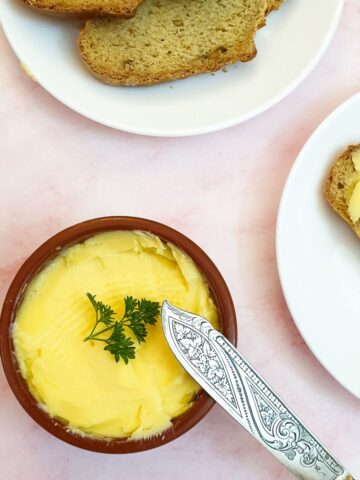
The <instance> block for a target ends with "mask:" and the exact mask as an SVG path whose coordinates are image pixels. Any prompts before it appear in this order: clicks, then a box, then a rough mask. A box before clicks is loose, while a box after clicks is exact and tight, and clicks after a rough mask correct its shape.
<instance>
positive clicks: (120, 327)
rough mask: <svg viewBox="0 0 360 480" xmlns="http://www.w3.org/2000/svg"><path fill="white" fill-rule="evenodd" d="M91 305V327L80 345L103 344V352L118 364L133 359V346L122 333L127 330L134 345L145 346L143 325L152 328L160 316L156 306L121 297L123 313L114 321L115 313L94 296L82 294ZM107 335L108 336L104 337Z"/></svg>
mask: <svg viewBox="0 0 360 480" xmlns="http://www.w3.org/2000/svg"><path fill="white" fill-rule="evenodd" d="M86 296H87V298H88V299H89V301H90V303H91V305H92V306H93V308H94V310H95V324H94V326H93V328H92V330H91V332H90V333H89V335H88V336H87V337H86V338H84V342H87V341H89V340H96V341H98V342H104V343H105V344H106V345H105V347H104V350H107V351H108V352H110V353H111V354H112V355H114V357H115V361H116V362H119V361H120V359H123V360H124V362H125V363H126V364H127V363H128V362H129V360H130V359H134V358H135V343H134V342H133V340H132V338H131V337H130V336H128V335H127V334H126V329H130V330H131V331H132V333H133V335H134V337H135V338H136V340H137V341H138V343H139V344H140V343H142V342H145V339H146V337H147V334H148V331H147V328H146V327H147V325H155V323H156V320H157V317H158V315H159V313H160V304H159V303H158V302H152V301H151V300H146V299H145V298H142V299H141V300H138V299H136V298H133V297H125V298H124V303H125V312H124V315H123V317H122V318H121V319H120V320H116V319H115V315H116V314H115V311H114V310H113V309H112V308H111V307H110V305H105V304H104V303H103V302H101V301H99V300H97V299H96V295H92V294H91V293H87V294H86ZM106 333H108V336H106V335H105V334H106Z"/></svg>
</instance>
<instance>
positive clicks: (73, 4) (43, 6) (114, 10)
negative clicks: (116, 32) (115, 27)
mask: <svg viewBox="0 0 360 480" xmlns="http://www.w3.org/2000/svg"><path fill="white" fill-rule="evenodd" d="M23 1H24V3H25V4H26V5H28V6H29V7H32V8H35V9H36V10H38V11H40V12H42V13H49V14H54V15H55V14H59V15H74V16H88V17H92V16H100V17H101V16H119V17H124V18H127V17H132V16H133V15H134V14H135V11H136V8H137V7H138V6H139V4H140V3H141V1H142V0H23Z"/></svg>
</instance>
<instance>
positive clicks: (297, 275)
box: [276, 94, 360, 398]
mask: <svg viewBox="0 0 360 480" xmlns="http://www.w3.org/2000/svg"><path fill="white" fill-rule="evenodd" d="M359 126H360V94H358V95H356V96H355V97H352V98H351V99H350V100H348V101H347V102H346V103H344V104H343V105H342V106H341V107H339V108H338V109H337V110H335V112H333V113H332V114H331V115H330V116H329V117H328V118H327V119H326V120H325V121H324V122H323V123H322V125H320V127H319V128H318V129H317V130H316V131H315V133H314V134H313V135H312V136H311V138H310V139H309V140H308V142H307V143H306V145H305V147H304V148H303V150H302V151H301V153H300V155H299V156H298V158H297V160H296V162H295V164H294V166H293V168H292V170H291V173H290V175H289V178H288V180H287V183H286V186H285V190H284V192H283V195H282V198H281V203H280V209H279V214H278V221H277V239H276V240H277V245H276V249H277V262H278V269H279V273H280V280H281V284H282V288H283V291H284V295H285V298H286V302H287V304H288V307H289V309H290V312H291V314H292V316H293V318H294V321H295V323H296V325H297V327H298V329H299V330H300V332H301V334H302V336H303V337H304V339H305V341H306V342H307V344H308V346H309V347H310V348H311V350H312V351H313V353H314V354H315V355H316V357H317V358H318V359H319V360H320V362H321V363H322V364H323V365H324V366H325V368H326V369H327V370H328V371H329V372H330V373H331V374H332V375H333V376H334V377H335V378H336V379H337V380H338V381H339V382H340V383H341V384H342V385H343V386H344V387H346V388H347V389H348V390H349V391H350V392H352V393H353V394H354V395H356V396H357V397H359V398H360V374H359V368H358V366H359V365H360V348H359V343H360V303H359V299H360V239H358V238H357V236H356V235H355V233H353V231H352V230H351V229H350V227H349V226H348V225H347V224H346V223H345V222H344V221H343V220H342V219H341V218H340V217H339V216H338V215H336V214H335V213H334V212H333V211H332V209H331V208H330V207H329V205H328V204H327V202H326V201H325V199H324V196H323V193H322V188H323V184H324V181H325V178H326V176H327V174H328V172H329V170H330V168H331V166H332V164H333V163H334V161H335V160H336V158H337V157H338V155H339V154H340V153H341V152H342V151H343V150H345V148H346V147H347V146H348V145H350V144H357V143H360V128H359Z"/></svg>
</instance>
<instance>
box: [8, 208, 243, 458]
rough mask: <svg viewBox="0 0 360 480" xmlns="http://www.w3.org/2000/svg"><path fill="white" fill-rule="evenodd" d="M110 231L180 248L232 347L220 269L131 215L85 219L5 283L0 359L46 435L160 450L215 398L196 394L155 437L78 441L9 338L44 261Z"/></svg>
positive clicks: (232, 319)
mask: <svg viewBox="0 0 360 480" xmlns="http://www.w3.org/2000/svg"><path fill="white" fill-rule="evenodd" d="M111 230H144V231H147V232H151V233H153V234H155V235H158V236H159V237H160V238H161V239H162V240H165V241H169V242H172V243H174V244H175V245H177V246H178V247H180V248H181V249H182V250H184V251H185V252H186V253H187V254H188V255H189V256H190V257H191V258H192V259H193V260H194V262H195V263H196V264H197V266H198V267H199V269H200V270H201V271H202V272H203V274H204V276H205V278H206V280H207V282H208V285H209V287H210V290H211V293H212V295H213V298H214V301H215V303H216V306H217V309H218V313H219V320H220V328H221V330H222V332H223V333H224V335H225V336H226V337H227V338H228V339H229V340H230V341H231V342H232V343H233V344H235V343H236V338H237V327H236V316H235V311H234V305H233V302H232V299H231V295H230V292H229V290H228V288H227V286H226V284H225V281H224V279H223V278H222V276H221V274H220V272H219V270H218V269H217V268H216V266H215V265H214V264H213V262H212V261H211V260H210V258H209V257H208V256H207V255H206V254H205V253H204V252H203V251H202V250H201V249H200V248H199V247H198V246H197V245H196V244H195V243H194V242H192V241H191V240H189V239H188V238H187V237H185V236H184V235H182V234H181V233H179V232H177V231H176V230H173V229H172V228H170V227H167V226H166V225H162V224H160V223H157V222H153V221H151V220H145V219H141V218H134V217H105V218H97V219H94V220H88V221H86V222H83V223H79V224H77V225H74V226H72V227H70V228H67V229H66V230H63V231H61V232H60V233H58V234H56V235H54V236H53V237H51V238H50V239H49V240H47V241H46V242H45V243H43V244H42V245H41V246H40V247H39V248H38V249H37V250H35V252H34V253H33V254H32V255H31V256H30V257H29V258H28V259H27V260H26V261H25V263H24V264H23V265H22V267H21V268H20V270H19V271H18V273H17V274H16V276H15V278H14V280H13V282H12V284H11V285H10V288H9V290H8V292H7V295H6V297H5V301H4V305H3V309H2V312H1V317H0V355H1V359H2V363H3V367H4V371H5V374H6V377H7V380H8V382H9V385H10V387H11V389H12V391H13V392H14V394H15V397H16V398H17V400H18V401H19V402H20V404H21V405H22V406H23V408H24V409H25V410H26V412H27V413H28V414H29V415H30V416H31V417H32V418H33V419H34V420H35V422H37V423H38V424H39V425H40V426H41V427H43V428H44V429H45V430H47V431H48V432H49V433H51V434H52V435H54V436H55V437H57V438H59V439H60V440H63V441H65V442H67V443H70V444H71V445H75V446H77V447H80V448H84V449H86V450H92V451H94V452H103V453H131V452H140V451H142V450H149V449H151V448H155V447H159V446H160V445H163V444H165V443H167V442H170V441H171V440H174V439H175V438H177V437H179V436H180V435H182V434H183V433H185V432H186V431H187V430H189V429H190V428H192V427H193V426H194V425H196V423H198V422H199V421H200V420H201V419H202V418H203V417H204V416H205V415H206V414H207V413H208V412H209V410H210V408H211V407H212V406H213V405H214V403H215V402H214V400H212V399H211V398H210V397H209V396H208V395H207V394H206V393H205V392H204V391H201V392H200V393H199V394H198V396H197V398H196V399H195V401H194V404H193V405H192V407H191V408H190V409H189V410H188V411H187V412H185V413H184V414H183V415H181V416H180V417H178V418H176V419H175V420H174V421H173V424H172V427H171V428H169V429H168V430H166V431H165V432H163V434H162V435H159V436H157V437H154V438H149V439H141V440H131V441H128V440H127V439H124V438H121V439H120V438H119V439H116V438H115V439H110V440H109V439H104V440H101V439H100V440H99V439H94V438H91V437H89V436H83V437H81V436H79V435H76V434H74V433H72V432H70V431H68V430H67V429H66V425H64V424H63V423H61V421H59V420H56V419H55V418H51V417H50V416H49V415H47V414H46V412H44V411H43V410H42V409H41V408H40V407H39V405H38V404H37V402H36V400H35V399H34V398H33V396H32V395H31V393H30V391H29V390H28V387H27V384H26V382H25V380H24V379H23V377H22V375H21V373H20V370H19V366H18V364H17V360H16V358H15V354H14V346H13V343H12V338H11V325H12V323H13V322H14V320H15V317H16V313H17V309H18V307H19V305H20V303H21V300H22V297H23V295H24V291H25V289H26V286H27V285H28V284H29V282H30V281H31V279H32V278H33V277H34V276H35V275H36V274H37V273H38V272H39V271H40V270H41V269H42V268H43V267H44V266H45V264H46V263H48V262H49V261H50V260H51V259H52V258H54V257H55V256H56V255H58V253H59V250H62V249H63V248H66V247H69V246H70V245H73V244H75V243H78V242H81V241H83V240H85V239H86V238H89V237H91V236H93V235H95V234H97V233H99V232H105V231H111Z"/></svg>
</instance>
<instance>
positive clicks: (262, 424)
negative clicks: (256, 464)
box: [162, 302, 353, 480]
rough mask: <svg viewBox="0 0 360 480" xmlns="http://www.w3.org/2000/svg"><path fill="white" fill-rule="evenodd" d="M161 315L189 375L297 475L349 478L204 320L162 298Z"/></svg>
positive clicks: (316, 479)
mask: <svg viewBox="0 0 360 480" xmlns="http://www.w3.org/2000/svg"><path fill="white" fill-rule="evenodd" d="M162 321H163V328H164V333H165V336H166V338H167V341H168V342H169V345H170V347H171V349H172V351H173V353H174V354H175V356H176V357H177V359H178V360H179V361H180V363H181V364H182V365H183V366H184V368H185V369H186V370H187V371H188V372H189V373H190V375H191V376H192V377H193V378H194V379H195V380H196V381H197V382H198V383H199V384H200V385H201V386H202V388H203V389H204V390H206V391H207V392H208V393H209V395H210V396H212V397H213V398H214V400H216V401H217V402H218V403H219V404H220V405H221V406H222V407H223V408H224V409H225V410H226V411H227V412H228V413H229V414H230V415H231V416H232V417H234V418H235V419H236V420H237V421H238V422H239V423H240V424H241V425H242V426H243V427H244V428H245V429H246V430H247V431H248V432H249V433H251V434H252V435H253V436H254V437H255V438H256V439H257V440H258V441H259V442H260V443H261V444H262V445H263V446H264V447H266V448H267V449H268V450H269V451H270V452H271V453H272V454H273V455H274V456H275V457H276V458H277V459H278V460H279V461H280V462H281V463H282V464H283V465H284V466H285V467H286V468H287V469H288V470H289V471H290V472H292V473H293V474H294V475H295V476H296V477H297V478H300V479H303V480H352V478H353V477H352V476H351V475H350V473H349V472H347V471H346V469H345V468H344V467H342V466H341V465H340V463H339V462H338V461H337V460H336V459H335V458H334V457H333V456H332V455H331V454H330V453H329V452H328V451H327V450H326V449H325V448H324V447H323V446H322V445H321V444H320V442H319V441H317V440H316V438H315V437H314V436H313V435H312V434H311V433H310V432H309V430H307V429H306V428H305V426H304V425H303V424H302V423H301V422H300V420H299V419H298V418H297V417H296V416H295V415H294V414H293V413H292V412H291V411H290V409H289V408H288V407H287V406H286V405H285V404H284V402H283V401H282V400H280V398H279V397H278V395H277V394H276V393H275V392H274V391H273V390H272V389H271V388H270V387H269V385H267V384H266V382H265V381H264V380H263V379H262V378H261V377H260V375H258V374H257V373H256V371H255V370H254V369H253V368H252V367H251V365H250V364H249V363H248V362H247V361H246V360H245V359H244V357H242V355H240V353H239V352H238V351H237V350H236V349H235V348H234V347H233V345H232V344H231V343H230V342H229V341H228V340H227V339H226V338H225V337H224V336H223V335H222V334H221V333H220V332H218V331H217V330H215V329H214V328H213V327H212V326H211V325H210V323H209V322H208V321H207V320H205V319H204V318H202V317H199V316H197V315H194V314H191V313H188V312H185V311H183V310H180V309H177V308H175V307H173V306H172V305H170V304H169V303H167V302H164V305H163V310H162Z"/></svg>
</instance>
